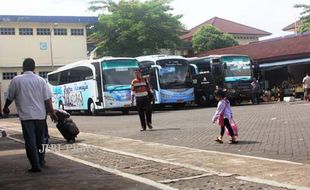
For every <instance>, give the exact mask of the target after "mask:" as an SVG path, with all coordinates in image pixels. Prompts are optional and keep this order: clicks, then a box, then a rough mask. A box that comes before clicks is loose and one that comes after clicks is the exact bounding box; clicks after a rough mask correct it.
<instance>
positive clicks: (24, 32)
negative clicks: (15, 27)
mask: <svg viewBox="0 0 310 190" xmlns="http://www.w3.org/2000/svg"><path fill="white" fill-rule="evenodd" d="M19 35H33V29H32V28H20V29H19Z"/></svg>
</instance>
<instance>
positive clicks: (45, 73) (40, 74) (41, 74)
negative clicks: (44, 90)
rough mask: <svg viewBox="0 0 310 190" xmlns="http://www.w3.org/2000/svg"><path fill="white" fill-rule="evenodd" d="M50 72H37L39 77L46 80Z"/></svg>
mask: <svg viewBox="0 0 310 190" xmlns="http://www.w3.org/2000/svg"><path fill="white" fill-rule="evenodd" d="M49 72H51V71H39V76H40V77H42V78H44V79H46V78H47V73H49Z"/></svg>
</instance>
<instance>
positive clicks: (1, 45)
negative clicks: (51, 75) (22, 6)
mask: <svg viewBox="0 0 310 190" xmlns="http://www.w3.org/2000/svg"><path fill="white" fill-rule="evenodd" d="M0 27H13V28H15V35H0V87H1V96H0V97H1V99H0V100H1V104H2V106H3V105H4V102H5V97H4V96H5V94H6V92H7V89H8V86H9V83H10V80H3V72H17V74H21V72H22V62H23V60H24V59H25V58H26V57H32V58H33V59H34V60H35V62H36V73H37V74H38V73H39V71H52V70H55V69H57V68H58V67H59V66H62V65H65V64H69V63H73V62H76V61H79V60H82V59H87V44H86V24H66V23H59V24H57V25H54V24H53V23H13V22H7V23H6V22H0ZM53 27H54V28H66V29H67V35H64V36H55V35H54V34H53V32H52V34H51V35H44V36H40V35H37V32H36V28H50V29H51V30H52V29H53ZM19 28H33V35H19ZM71 28H77V29H83V30H84V35H83V36H71V32H70V29H71ZM50 40H51V42H52V51H53V63H54V67H53V68H54V69H52V61H51V49H50V47H51V44H50ZM42 43H43V44H46V46H45V48H44V47H43V48H42V46H41V45H42ZM10 108H11V113H13V114H14V113H16V108H15V105H14V104H13V105H11V107H10ZM1 109H2V108H1Z"/></svg>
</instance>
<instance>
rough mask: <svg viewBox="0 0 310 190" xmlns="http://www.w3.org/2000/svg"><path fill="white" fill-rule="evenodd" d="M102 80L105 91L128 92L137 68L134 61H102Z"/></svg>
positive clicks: (136, 62) (136, 63)
mask: <svg viewBox="0 0 310 190" xmlns="http://www.w3.org/2000/svg"><path fill="white" fill-rule="evenodd" d="M101 66H102V78H103V84H104V89H105V90H108V91H110V90H128V89H130V83H131V81H132V80H133V79H134V72H135V70H136V69H137V68H138V61H136V60H130V59H128V60H124V59H122V60H109V61H103V62H102V63H101Z"/></svg>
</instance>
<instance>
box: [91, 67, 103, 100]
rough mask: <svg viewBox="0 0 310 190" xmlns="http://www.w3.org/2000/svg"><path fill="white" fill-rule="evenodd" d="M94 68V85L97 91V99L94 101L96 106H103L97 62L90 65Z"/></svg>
mask: <svg viewBox="0 0 310 190" xmlns="http://www.w3.org/2000/svg"><path fill="white" fill-rule="evenodd" d="M91 64H92V65H93V66H94V67H95V73H96V84H97V91H98V99H97V101H98V102H97V101H96V104H97V106H103V105H102V103H103V88H102V86H103V84H102V72H101V67H100V63H99V62H94V63H91Z"/></svg>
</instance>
